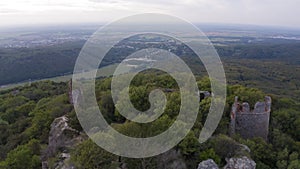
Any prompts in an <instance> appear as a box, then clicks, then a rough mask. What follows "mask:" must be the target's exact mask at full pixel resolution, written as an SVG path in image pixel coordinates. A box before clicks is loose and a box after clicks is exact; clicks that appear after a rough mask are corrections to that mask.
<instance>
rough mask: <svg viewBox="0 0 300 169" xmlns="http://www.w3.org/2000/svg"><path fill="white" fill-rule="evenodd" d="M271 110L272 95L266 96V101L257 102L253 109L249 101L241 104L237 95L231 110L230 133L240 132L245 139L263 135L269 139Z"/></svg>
mask: <svg viewBox="0 0 300 169" xmlns="http://www.w3.org/2000/svg"><path fill="white" fill-rule="evenodd" d="M270 112H271V97H269V96H266V97H265V101H264V102H257V103H256V104H255V106H254V110H252V111H251V110H250V106H249V104H248V103H247V102H244V103H242V104H240V103H239V102H238V97H235V102H234V104H233V105H232V111H231V123H230V134H231V135H234V134H239V135H240V136H241V137H242V138H245V139H248V138H253V137H261V138H263V139H265V140H266V141H267V139H268V133H269V119H270Z"/></svg>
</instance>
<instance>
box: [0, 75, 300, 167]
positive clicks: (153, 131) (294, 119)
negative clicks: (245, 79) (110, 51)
mask: <svg viewBox="0 0 300 169" xmlns="http://www.w3.org/2000/svg"><path fill="white" fill-rule="evenodd" d="M110 82H111V78H104V79H99V80H97V81H96V95H97V101H98V105H99V107H100V109H101V112H102V114H103V116H104V117H105V118H106V120H107V121H108V122H109V124H110V125H112V126H113V127H114V128H115V129H116V130H118V131H119V132H121V133H123V134H125V135H129V136H135V137H141V136H142V137H147V136H153V135H157V134H159V133H161V132H162V131H164V130H166V129H167V128H168V127H169V126H170V125H171V124H172V123H173V121H174V120H175V118H176V117H177V115H178V112H179V107H180V93H179V92H178V91H177V90H173V92H166V93H165V94H166V96H167V100H168V102H167V106H166V109H165V111H164V114H163V115H162V116H160V117H159V118H158V119H157V120H155V121H154V122H151V123H149V124H139V123H134V122H130V121H127V120H126V119H124V118H123V117H122V116H121V115H120V114H119V113H118V111H117V110H116V109H115V108H114V103H113V101H112V98H111V94H110ZM198 86H199V89H200V90H207V91H210V82H209V79H208V78H206V77H199V78H198ZM155 88H166V89H171V88H174V89H176V88H177V85H176V83H175V81H174V80H173V79H172V78H171V77H170V76H169V75H166V74H164V73H161V72H157V71H154V72H153V71H148V72H144V73H140V74H139V75H138V76H136V77H135V78H134V80H133V82H132V83H131V87H130V97H131V101H132V102H133V104H134V106H135V107H136V108H137V109H139V110H147V109H148V108H149V102H148V94H149V92H150V91H151V90H153V89H155ZM68 90H69V86H68V84H67V83H54V82H51V81H45V82H38V83H33V84H31V85H30V86H24V87H19V88H14V89H11V90H6V91H1V95H0V133H1V135H0V161H1V162H0V168H4V169H23V168H24V169H28V168H33V169H34V168H41V165H42V164H41V161H42V159H41V157H42V156H43V155H44V153H45V150H46V148H47V144H48V141H49V132H50V127H51V126H50V125H51V123H52V122H53V121H54V119H55V118H57V117H61V116H64V115H65V116H66V117H68V118H69V122H68V123H69V124H70V126H71V127H72V128H74V129H76V130H78V131H80V132H82V129H81V127H80V124H79V122H78V121H77V118H76V114H75V111H74V109H73V106H72V105H71V104H70V103H69V97H68ZM227 91H228V95H227V100H226V107H225V110H224V113H223V117H222V120H221V122H220V124H219V126H218V128H217V130H216V131H215V133H214V135H213V137H212V138H210V139H209V140H208V141H207V142H206V143H204V144H199V142H198V135H199V131H200V130H201V128H202V126H203V124H204V122H205V119H206V116H207V113H208V110H209V106H210V98H209V97H208V98H205V99H203V100H201V102H200V109H199V114H198V118H197V122H196V123H195V125H194V127H193V129H192V131H190V133H189V134H188V135H187V137H186V138H185V139H184V140H182V141H181V142H180V144H178V145H177V146H176V147H174V148H173V150H172V151H174V152H178V153H179V154H177V155H176V159H175V160H177V161H181V162H182V163H184V164H185V165H186V166H187V168H196V167H197V165H198V164H199V162H201V161H203V160H206V159H208V158H210V159H213V160H214V161H215V162H216V163H217V164H218V165H219V167H221V166H224V165H225V164H226V161H225V159H226V158H230V157H233V156H247V157H249V158H252V159H253V160H254V161H255V162H256V164H257V168H258V169H276V168H278V169H282V168H289V169H297V168H298V167H299V166H300V156H299V155H300V113H299V112H300V105H299V102H297V101H295V100H293V99H291V98H287V97H283V96H276V95H272V93H265V92H263V91H261V90H259V89H255V88H248V87H244V86H241V85H230V86H228V87H227ZM265 95H269V96H271V97H272V100H273V101H272V111H271V119H270V131H269V137H268V141H267V142H266V141H264V140H263V139H261V138H253V139H247V140H245V139H242V138H241V137H239V136H238V135H236V136H234V137H233V138H231V137H229V136H228V127H229V122H230V115H229V114H230V111H231V105H232V103H233V102H234V97H235V96H239V98H240V100H241V101H247V102H249V104H250V106H251V107H253V106H254V104H255V102H256V101H260V100H263V98H264V96H265ZM118 104H121V103H118ZM240 144H243V145H246V146H247V147H249V149H250V150H251V151H250V152H248V151H245V150H242V149H241V148H240ZM61 151H63V152H64V153H66V152H68V153H70V155H71V158H70V161H69V163H72V164H73V165H74V166H76V167H77V168H87V169H89V168H101V169H103V168H112V167H114V166H119V165H121V164H126V166H127V167H128V168H130V169H134V168H137V169H139V168H147V169H148V168H149V169H150V168H153V169H154V168H158V167H159V166H161V165H162V161H161V159H162V157H164V155H165V156H166V155H167V153H165V154H163V155H160V156H157V157H152V158H146V159H129V158H120V157H118V156H116V155H113V154H110V153H107V152H106V151H105V150H103V149H101V148H99V147H98V146H97V145H96V144H94V143H93V142H92V141H91V140H90V139H86V140H85V141H83V142H81V143H80V144H79V145H76V146H74V147H72V148H69V149H67V150H66V149H65V150H58V151H57V152H56V154H54V155H53V156H52V157H51V158H48V164H49V167H50V168H54V166H55V165H56V164H57V162H58V161H59V160H60V156H59V155H60V154H61V153H62V152H61ZM52 165H53V166H52ZM166 165H167V164H166Z"/></svg>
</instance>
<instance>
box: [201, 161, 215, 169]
mask: <svg viewBox="0 0 300 169" xmlns="http://www.w3.org/2000/svg"><path fill="white" fill-rule="evenodd" d="M197 169H219V167H218V165H217V164H216V163H215V162H214V160H212V159H208V160H205V161H202V162H201V163H200V164H199V165H198V168H197Z"/></svg>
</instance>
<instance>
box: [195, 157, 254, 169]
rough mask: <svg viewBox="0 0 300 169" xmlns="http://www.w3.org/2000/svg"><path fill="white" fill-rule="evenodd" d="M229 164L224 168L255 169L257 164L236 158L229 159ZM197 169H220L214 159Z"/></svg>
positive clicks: (203, 162) (246, 158)
mask: <svg viewBox="0 0 300 169" xmlns="http://www.w3.org/2000/svg"><path fill="white" fill-rule="evenodd" d="M226 161H227V164H226V165H225V166H224V169H255V167H256V163H255V162H254V161H253V160H252V159H250V158H248V157H246V156H243V157H234V158H230V159H227V160H226ZM197 169H219V167H218V165H217V164H216V163H215V162H214V160H212V159H208V160H205V161H202V162H201V163H200V164H199V165H198V168H197Z"/></svg>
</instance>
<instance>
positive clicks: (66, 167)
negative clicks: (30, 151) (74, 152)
mask: <svg viewBox="0 0 300 169" xmlns="http://www.w3.org/2000/svg"><path fill="white" fill-rule="evenodd" d="M84 139H85V138H84V135H83V134H82V133H80V132H79V131H77V130H75V129H73V128H71V127H70V126H69V125H68V118H67V117H66V116H62V117H59V118H56V119H55V120H54V121H53V122H52V124H51V129H50V133H49V142H48V147H47V149H46V150H45V152H44V153H43V155H42V160H43V169H48V168H49V164H48V159H49V158H52V157H56V158H57V161H56V162H55V164H54V166H52V167H51V168H55V169H73V168H74V167H73V166H72V165H71V164H68V163H67V161H68V160H69V159H70V153H69V150H70V149H71V148H72V147H75V146H76V145H77V144H79V143H81V142H82V141H83V140H84Z"/></svg>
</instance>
